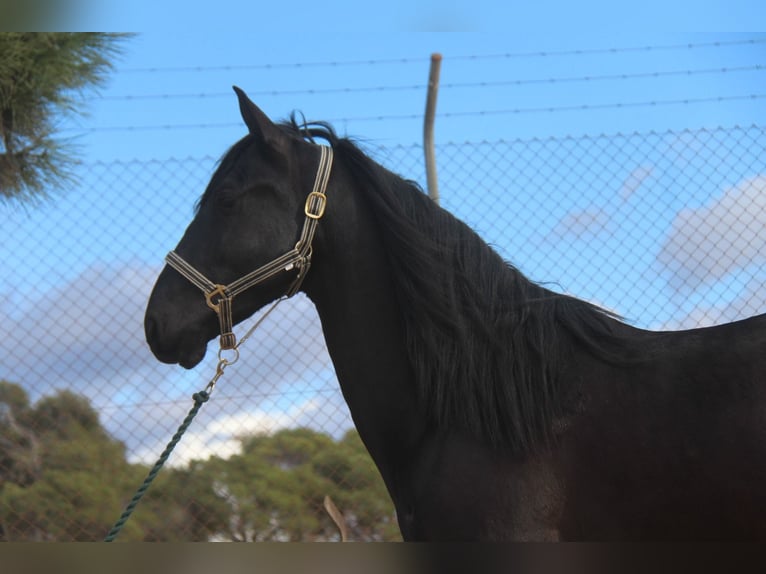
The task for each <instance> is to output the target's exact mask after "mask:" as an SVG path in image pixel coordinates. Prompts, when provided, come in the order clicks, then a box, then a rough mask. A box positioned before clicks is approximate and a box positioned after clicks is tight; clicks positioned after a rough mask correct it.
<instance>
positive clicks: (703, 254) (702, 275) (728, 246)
mask: <svg viewBox="0 0 766 574" xmlns="http://www.w3.org/2000/svg"><path fill="white" fill-rule="evenodd" d="M657 259H658V262H659V263H660V265H661V266H662V267H663V268H664V269H665V270H666V271H668V272H669V273H670V286H671V287H672V288H673V289H677V290H681V291H689V290H692V291H693V290H695V289H697V288H699V287H700V286H701V285H703V284H705V283H708V282H712V281H715V280H718V279H721V278H722V277H724V276H725V275H726V274H728V273H730V272H731V271H734V270H737V269H741V268H744V267H745V266H747V265H750V264H753V263H762V262H764V261H766V175H758V176H755V177H752V178H749V179H746V180H744V181H742V182H740V183H738V184H737V185H735V186H733V187H730V188H728V189H726V190H725V192H724V193H723V195H722V196H721V197H720V198H718V199H717V200H716V201H714V202H712V203H710V204H709V205H706V206H703V207H700V208H698V209H685V210H682V211H681V212H680V213H679V214H678V215H677V216H676V219H675V221H673V224H672V227H671V231H670V234H669V236H668V238H667V240H666V242H665V244H664V245H663V246H662V249H661V251H660V253H659V255H658V258H657Z"/></svg>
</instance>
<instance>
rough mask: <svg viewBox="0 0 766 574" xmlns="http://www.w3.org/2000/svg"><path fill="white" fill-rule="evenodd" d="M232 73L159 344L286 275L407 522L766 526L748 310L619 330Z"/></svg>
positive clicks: (763, 367)
mask: <svg viewBox="0 0 766 574" xmlns="http://www.w3.org/2000/svg"><path fill="white" fill-rule="evenodd" d="M235 90H236V91H237V94H238V97H239V104H240V109H241V112H242V117H243V119H244V121H245V123H246V125H247V127H248V129H249V134H248V135H247V136H245V137H244V138H243V139H241V140H240V141H239V142H237V143H236V144H235V145H234V146H233V147H232V148H231V149H230V150H229V151H228V153H227V154H226V155H225V156H224V157H223V159H222V160H221V163H220V165H219V167H218V169H217V170H216V172H215V174H214V175H213V177H212V179H211V181H210V183H209V185H208V187H207V189H206V190H205V192H204V194H203V196H202V198H201V199H200V201H199V204H198V209H197V213H196V217H195V218H194V220H193V221H192V223H191V224H190V225H189V228H188V229H187V231H186V233H185V234H184V236H183V238H182V239H181V242H180V243H179V244H178V246H177V248H176V251H175V252H174V253H172V254H171V256H169V259H168V261H169V262H170V263H171V266H170V267H166V268H165V269H164V270H163V271H162V273H161V275H160V276H159V278H158V280H157V284H156V285H155V287H154V291H153V293H152V295H151V298H150V300H149V304H148V308H147V312H146V321H145V327H146V336H147V341H148V342H149V345H150V346H151V349H152V351H153V352H154V354H155V355H156V356H157V358H158V359H160V360H161V361H164V362H167V363H180V364H181V365H182V366H184V367H186V368H192V367H194V366H195V365H197V364H198V363H199V362H200V361H201V360H202V358H203V356H204V355H205V352H206V346H207V343H208V341H210V340H211V339H212V338H214V337H215V336H216V335H217V334H218V333H219V332H220V330H221V329H223V330H224V331H227V328H226V325H225V323H227V321H226V320H225V317H226V316H227V314H228V313H229V311H230V312H231V315H230V316H229V319H230V320H231V321H232V322H233V323H234V324H236V323H237V322H239V321H242V320H243V319H245V318H247V317H248V316H250V315H252V314H253V313H254V312H255V311H256V310H258V309H260V308H261V307H262V306H264V305H265V304H266V303H268V302H269V301H272V300H274V299H276V298H278V297H280V296H282V295H284V294H285V293H286V292H290V291H294V290H295V289H296V288H297V287H298V286H299V285H300V282H301V281H302V282H303V283H302V285H300V287H301V289H302V290H303V291H305V293H306V294H307V295H308V297H310V298H311V300H312V301H313V302H314V304H315V305H316V308H317V311H318V313H319V316H320V318H321V321H322V327H323V331H324V336H325V340H326V342H327V348H328V350H329V352H330V356H331V357H332V360H333V363H334V365H335V371H336V373H337V377H338V381H339V382H340V385H341V389H342V392H343V396H344V397H345V400H346V401H347V403H348V405H349V408H350V411H351V414H352V416H353V419H354V423H355V424H356V426H357V429H358V430H359V433H360V435H361V437H362V439H363V440H364V443H365V445H366V446H367V449H368V450H369V452H370V455H371V456H372V458H373V459H374V461H375V463H376V464H377V467H378V469H379V470H380V473H381V475H382V476H383V479H384V481H385V483H386V485H387V487H388V490H389V492H390V494H391V497H392V499H393V501H394V504H395V506H396V511H397V516H398V520H399V525H400V528H401V531H402V535H403V537H404V539H405V540H683V539H766V488H765V486H766V315H761V316H757V317H753V318H750V319H747V320H744V321H739V322H736V323H731V324H727V325H721V326H718V327H711V328H706V329H695V330H689V331H680V332H649V331H644V330H641V329H637V328H634V327H631V326H629V325H627V324H625V323H623V322H621V321H620V320H619V319H618V318H617V317H615V316H613V315H611V314H610V313H608V312H605V311H604V310H602V309H599V308H597V307H595V306H593V305H591V304H589V303H586V302H584V301H581V300H578V299H575V298H572V297H568V296H564V295H560V294H557V293H554V292H552V291H549V290H547V289H545V288H543V287H541V286H539V285H537V284H535V283H532V282H530V281H529V280H527V279H526V278H524V277H523V276H522V275H521V273H519V271H517V270H516V269H514V268H513V267H512V266H510V265H509V264H508V263H506V262H505V261H503V260H502V259H501V257H500V256H499V255H498V254H497V253H496V252H494V251H493V250H492V249H491V248H490V247H489V246H487V244H486V243H484V242H483V241H482V240H481V239H480V238H479V237H478V236H477V235H476V234H475V233H474V232H473V231H472V230H471V229H469V228H468V227H467V226H466V225H465V224H463V223H462V222H460V221H458V220H457V219H455V218H454V217H452V216H451V215H450V214H449V213H447V212H446V211H444V210H442V209H441V208H439V207H438V206H437V205H435V204H434V203H433V202H432V201H431V200H430V199H428V197H426V196H425V195H424V194H423V193H422V191H421V190H420V189H419V188H418V187H417V186H416V185H415V184H413V183H412V182H409V181H406V180H404V179H402V178H401V177H399V176H397V175H395V174H393V173H391V172H389V171H387V170H386V169H384V168H383V167H381V166H380V165H378V164H377V163H375V162H374V161H372V160H371V159H370V158H369V157H367V156H366V155H365V154H364V153H363V152H362V151H361V150H360V149H359V147H357V146H356V145H355V144H354V143H353V142H351V141H349V140H348V139H345V138H340V137H338V136H337V135H336V134H335V133H334V131H333V130H332V129H331V128H330V127H329V126H327V125H326V124H298V123H297V122H296V121H295V119H294V118H293V119H292V120H291V121H290V122H286V123H284V124H274V123H272V122H271V121H270V120H269V119H268V118H267V117H266V116H265V115H264V114H263V112H261V111H260V110H259V109H258V108H257V107H256V106H255V105H254V104H253V103H252V102H251V101H250V100H249V99H248V98H247V96H246V95H245V94H244V93H243V92H241V91H240V90H238V89H236V88H235ZM317 139H321V140H323V141H324V142H326V143H327V144H329V146H320V145H318V144H317V143H316V140H317ZM328 149H329V150H331V152H332V153H329V152H328V151H327V150H328ZM322 150H324V151H322ZM320 152H321V157H320ZM328 155H329V156H330V157H329V158H328V157H326V156H328ZM333 157H334V159H333ZM330 166H331V167H330ZM330 169H331V171H330ZM318 171H319V172H320V173H319V174H318V175H317V172H318ZM328 173H329V183H327V181H326V178H327V177H328ZM309 228H310V229H309ZM307 229H308V231H307ZM296 241H298V245H296ZM294 246H295V247H294ZM283 254H287V255H288V257H286V258H285V255H283ZM274 259H276V260H277V263H276V264H274V265H272V264H271V263H269V262H272V261H273V260H274ZM309 262H311V263H312V267H311V272H310V273H308V263H309ZM264 268H265V269H266V271H268V272H267V273H265V272H263V270H264ZM254 269H259V272H257V273H255V276H254V275H253V273H251V271H252V270H254ZM195 274H196V275H195ZM243 276H244V279H245V281H243V280H241V279H239V278H242V277H243ZM207 278H211V279H212V281H211V280H208V279H207ZM304 279H305V280H304ZM213 281H217V282H219V283H218V284H216V283H213ZM250 287H252V288H250ZM199 289H202V290H203V291H205V292H206V296H207V298H208V303H209V305H206V304H205V297H203V296H202V293H200V291H199ZM235 294H236V295H237V296H236V298H233V297H234V295H235ZM209 307H213V308H214V309H216V310H217V311H218V315H219V316H220V317H221V321H220V324H219V320H218V318H217V317H216V313H214V312H212V311H211V310H210V308H209ZM228 330H230V329H228ZM222 341H223V339H222ZM231 344H232V341H229V342H228V343H227V345H228V346H231Z"/></svg>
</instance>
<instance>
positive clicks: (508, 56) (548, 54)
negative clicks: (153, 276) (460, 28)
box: [120, 38, 766, 74]
mask: <svg viewBox="0 0 766 574" xmlns="http://www.w3.org/2000/svg"><path fill="white" fill-rule="evenodd" d="M762 43H766V38H750V39H746V40H731V41H725V42H721V41H717V42H691V43H685V44H665V45H656V46H654V45H648V46H629V47H621V48H620V47H613V48H590V49H575V50H550V51H545V50H543V51H532V52H509V53H504V54H473V55H465V56H448V59H449V60H454V61H460V60H469V61H481V60H499V59H505V60H513V59H525V58H552V57H563V56H577V57H579V56H595V55H617V54H626V53H631V52H664V51H677V50H699V49H705V48H726V47H733V46H745V45H756V44H762ZM427 61H428V58H427V57H422V56H418V57H411V58H407V57H405V58H382V59H368V60H345V61H318V62H293V63H281V64H280V63H277V64H244V65H223V66H176V67H152V68H125V69H122V70H120V72H122V73H131V74H139V73H144V74H156V73H163V74H165V73H188V72H216V71H217V72H222V71H242V70H278V69H285V68H295V69H301V68H340V67H352V66H380V65H392V64H414V63H417V64H422V63H424V62H427Z"/></svg>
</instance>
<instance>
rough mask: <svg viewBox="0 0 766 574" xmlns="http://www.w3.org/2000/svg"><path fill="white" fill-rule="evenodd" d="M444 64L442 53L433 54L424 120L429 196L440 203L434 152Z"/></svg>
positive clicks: (424, 144) (424, 146) (424, 145)
mask: <svg viewBox="0 0 766 574" xmlns="http://www.w3.org/2000/svg"><path fill="white" fill-rule="evenodd" d="M441 65H442V55H441V54H437V53H434V54H431V69H430V71H429V74H428V95H427V96H426V115H425V118H424V121H423V148H424V150H425V155H426V183H427V186H428V196H429V197H430V198H431V199H432V200H434V201H435V202H436V203H437V204H438V203H439V183H438V181H437V178H436V154H435V152H434V117H435V116H436V94H437V92H438V91H439V72H440V70H441Z"/></svg>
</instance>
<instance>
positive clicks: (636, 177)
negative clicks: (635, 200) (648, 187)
mask: <svg viewBox="0 0 766 574" xmlns="http://www.w3.org/2000/svg"><path fill="white" fill-rule="evenodd" d="M653 173H654V168H652V166H639V167H637V168H636V169H634V170H633V171H631V172H630V173H629V174H628V177H626V178H625V181H624V182H623V183H622V187H621V188H620V199H621V200H623V201H627V200H628V199H630V198H631V197H632V196H633V194H634V193H636V192H637V191H638V190H639V188H640V187H641V185H642V184H643V183H644V182H645V181H646V180H647V179H648V178H650V177H651V176H652V174H653Z"/></svg>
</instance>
